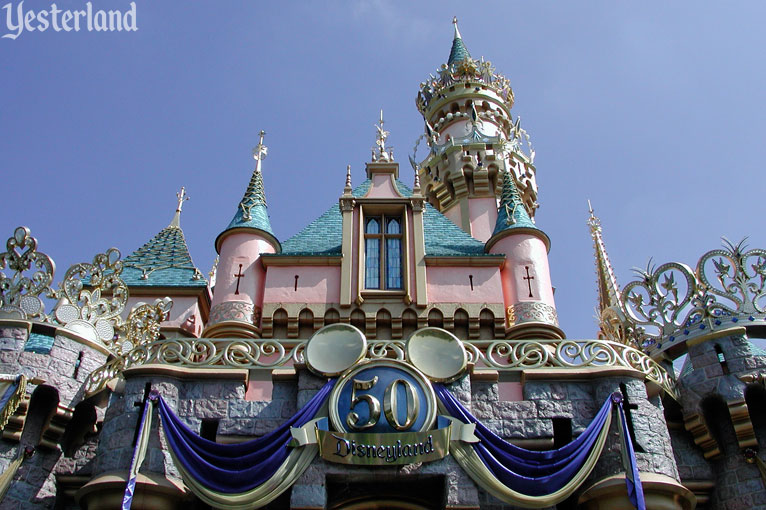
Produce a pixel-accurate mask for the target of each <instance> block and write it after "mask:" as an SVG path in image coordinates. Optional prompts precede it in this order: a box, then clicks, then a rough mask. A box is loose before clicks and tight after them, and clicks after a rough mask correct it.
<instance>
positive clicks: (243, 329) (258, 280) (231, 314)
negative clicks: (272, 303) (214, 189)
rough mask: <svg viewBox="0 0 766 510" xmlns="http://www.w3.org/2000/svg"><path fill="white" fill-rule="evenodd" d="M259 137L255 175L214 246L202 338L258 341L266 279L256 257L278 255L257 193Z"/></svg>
mask: <svg viewBox="0 0 766 510" xmlns="http://www.w3.org/2000/svg"><path fill="white" fill-rule="evenodd" d="M265 134H266V133H265V132H264V131H261V132H260V141H259V142H258V145H257V146H256V147H255V149H253V158H254V159H255V162H256V163H255V170H254V171H253V175H252V177H251V179H250V184H249V185H248V186H247V190H245V194H244V196H243V197H242V200H241V201H240V203H239V206H238V207H237V212H236V213H235V214H234V218H233V219H232V220H231V223H229V226H228V227H226V229H225V230H224V231H223V232H221V233H220V234H219V235H218V237H217V238H216V240H215V248H216V251H217V252H218V254H219V262H218V267H217V271H216V285H215V289H214V292H213V306H212V308H211V311H210V320H209V321H208V324H207V327H206V328H205V336H208V337H213V338H215V337H224V336H228V337H242V338H247V337H252V338H257V337H259V336H260V333H259V331H260V319H261V309H262V306H263V291H264V283H265V277H266V270H265V269H264V267H263V265H262V263H261V255H262V254H264V253H279V252H280V251H281V246H280V244H279V241H278V240H277V238H276V236H275V235H274V232H272V230H271V223H270V222H269V216H268V212H267V209H266V195H265V192H264V188H263V174H262V173H261V165H262V163H263V159H264V158H265V157H266V154H267V152H268V150H267V147H266V146H265V145H264V144H263V137H264V135H265Z"/></svg>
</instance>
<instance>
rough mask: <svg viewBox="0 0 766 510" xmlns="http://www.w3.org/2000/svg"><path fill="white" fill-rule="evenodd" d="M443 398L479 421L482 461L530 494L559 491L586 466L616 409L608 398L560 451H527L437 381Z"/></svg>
mask: <svg viewBox="0 0 766 510" xmlns="http://www.w3.org/2000/svg"><path fill="white" fill-rule="evenodd" d="M433 386H434V390H435V391H436V395H437V396H438V398H439V400H440V401H441V402H442V404H443V405H444V407H445V408H446V409H447V411H448V412H449V414H451V415H452V416H453V417H455V418H458V419H460V420H462V421H463V422H465V423H475V424H476V437H478V438H479V439H480V441H479V442H478V443H476V444H475V445H474V446H473V447H474V449H475V450H476V453H477V454H478V455H479V457H480V458H481V460H482V462H483V463H484V464H485V465H486V466H487V468H488V469H489V470H490V471H491V472H492V474H493V475H494V476H495V477H496V478H497V479H498V480H499V481H500V482H502V483H503V484H504V485H505V486H506V487H508V488H510V489H512V490H514V491H516V492H520V493H522V494H526V495H529V496H543V495H546V494H551V493H553V492H556V491H558V490H559V489H561V488H562V487H564V486H565V485H566V484H567V482H568V481H569V480H571V479H572V477H573V476H574V475H575V474H576V473H577V471H578V470H579V469H580V468H581V467H582V466H583V464H584V463H585V460H586V458H587V457H588V453H589V452H590V450H591V448H593V445H594V444H595V442H596V438H597V437H598V434H599V432H600V431H601V429H602V427H603V426H604V423H605V422H606V419H607V416H608V415H609V413H610V412H611V410H612V402H611V398H607V399H606V402H604V405H603V406H601V410H600V411H599V412H598V414H597V415H596V417H595V418H594V419H593V421H592V422H591V423H590V425H588V427H587V428H586V429H585V431H584V432H583V433H582V434H580V435H579V436H578V437H577V439H575V440H574V441H572V442H571V443H569V444H567V445H566V446H562V447H561V448H559V449H557V450H547V451H532V450H525V449H524V448H520V447H518V446H514V445H512V444H511V443H508V442H506V441H504V440H503V439H502V438H500V437H498V436H497V435H495V434H494V433H493V432H492V431H491V430H489V429H488V428H487V427H486V426H484V425H482V424H481V422H479V420H477V419H476V417H474V416H473V415H472V414H471V413H470V412H469V411H468V410H467V409H466V408H465V407H464V406H463V405H462V404H461V403H460V402H459V401H458V400H457V399H456V398H455V397H454V396H453V395H452V393H450V392H449V390H447V388H445V387H444V385H442V384H434V385H433Z"/></svg>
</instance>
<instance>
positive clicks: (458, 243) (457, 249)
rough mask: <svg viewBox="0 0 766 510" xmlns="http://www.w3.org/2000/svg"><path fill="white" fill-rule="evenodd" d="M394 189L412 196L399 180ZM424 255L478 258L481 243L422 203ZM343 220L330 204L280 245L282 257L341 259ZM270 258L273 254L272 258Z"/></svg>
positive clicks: (361, 191) (364, 187)
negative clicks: (337, 257) (319, 214)
mask: <svg viewBox="0 0 766 510" xmlns="http://www.w3.org/2000/svg"><path fill="white" fill-rule="evenodd" d="M395 182H396V187H397V188H398V190H399V192H400V193H401V194H402V195H404V196H407V197H409V196H412V190H411V189H410V188H409V187H408V186H407V185H405V184H404V183H402V182H401V181H399V180H396V181H395ZM371 185H372V181H371V180H370V179H367V180H365V181H364V182H363V183H362V184H360V185H359V186H357V187H356V188H354V190H353V191H352V195H353V196H354V197H357V198H359V197H363V196H364V195H366V194H367V192H368V191H369V189H370V186H371ZM423 231H424V235H425V245H426V246H425V247H426V256H427V257H428V256H431V257H465V256H482V255H485V253H484V243H482V242H481V241H479V240H477V239H474V238H473V237H471V236H469V235H468V234H466V233H465V232H464V231H463V230H461V229H460V228H459V227H458V226H457V225H455V224H454V223H452V221H450V220H449V219H448V218H447V217H446V216H444V215H443V214H442V213H440V212H439V211H437V210H436V209H435V208H434V207H433V206H431V205H430V204H428V203H426V205H425V210H424V213H423ZM342 239H343V217H342V215H341V212H340V207H339V206H338V204H335V205H333V206H332V207H330V208H329V209H328V210H327V211H325V212H324V214H322V215H321V216H319V217H318V218H317V219H315V220H314V221H312V222H311V223H309V224H308V225H307V226H306V227H305V228H304V229H303V230H301V231H300V232H298V233H297V234H295V235H294V236H292V237H291V238H289V239H287V240H286V241H284V242H282V253H281V254H282V255H291V256H295V255H300V256H341V255H342V250H341V243H342ZM272 256H273V255H272Z"/></svg>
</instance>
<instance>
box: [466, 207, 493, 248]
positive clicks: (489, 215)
mask: <svg viewBox="0 0 766 510" xmlns="http://www.w3.org/2000/svg"><path fill="white" fill-rule="evenodd" d="M468 213H469V215H470V220H471V236H472V237H474V238H475V239H478V240H479V241H483V242H485V243H486V242H487V241H488V240H489V238H490V237H492V233H493V232H494V230H495V223H496V222H497V200H496V199H495V198H494V197H485V198H471V199H469V200H468Z"/></svg>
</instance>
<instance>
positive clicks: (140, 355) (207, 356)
mask: <svg viewBox="0 0 766 510" xmlns="http://www.w3.org/2000/svg"><path fill="white" fill-rule="evenodd" d="M305 346H306V342H305V341H300V342H282V341H280V340H272V339H269V340H260V339H208V338H174V339H167V340H156V341H153V342H148V343H145V344H142V345H137V346H135V347H134V348H133V349H132V350H131V351H130V352H128V353H127V354H126V355H124V356H122V357H119V358H117V359H114V360H111V361H109V362H108V363H107V364H106V365H104V366H102V367H101V368H99V369H97V370H95V371H94V372H93V373H91V375H90V377H89V379H88V381H87V384H86V388H87V392H88V393H93V392H96V391H99V390H100V389H102V388H103V387H104V386H105V385H106V383H108V382H109V381H110V380H111V379H113V378H114V377H117V376H118V375H119V373H120V372H121V371H122V370H124V369H126V368H130V367H132V366H138V365H146V364H150V363H157V364H163V365H173V366H182V367H211V366H214V367H229V368H245V369H273V368H277V367H280V366H283V365H286V364H288V363H289V362H292V363H294V364H303V363H304V362H305V360H304V357H303V351H304V349H305ZM464 346H465V348H466V351H467V354H468V362H469V363H472V364H474V365H480V366H485V367H487V368H492V369H495V370H502V371H518V370H531V369H536V368H551V367H559V368H587V367H622V368H629V369H633V370H637V371H639V372H641V373H642V374H644V377H645V378H646V379H647V380H648V381H651V382H653V383H655V384H656V385H657V386H659V387H660V388H662V389H663V390H664V391H665V392H667V393H668V394H669V395H671V396H673V397H674V398H675V397H676V390H675V382H674V381H673V379H672V378H671V377H670V376H669V375H668V373H667V372H666V371H665V369H663V368H662V367H661V366H660V365H659V364H658V363H657V362H655V361H654V360H652V359H651V358H650V357H649V356H647V355H646V354H644V353H643V352H641V351H639V350H638V349H635V348H633V347H630V346H628V345H625V344H621V343H617V342H610V341H605V340H501V341H495V342H486V341H482V342H464ZM404 347H405V344H404V342H403V341H401V340H393V341H388V340H379V341H372V342H370V343H369V344H368V348H367V359H395V360H399V361H406V354H405V348H404Z"/></svg>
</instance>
